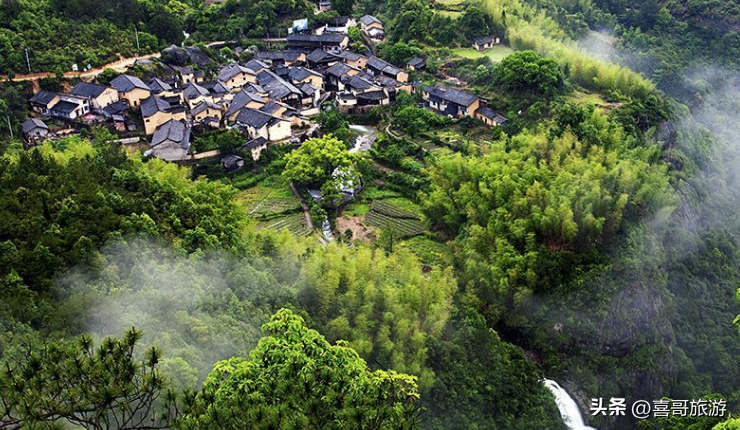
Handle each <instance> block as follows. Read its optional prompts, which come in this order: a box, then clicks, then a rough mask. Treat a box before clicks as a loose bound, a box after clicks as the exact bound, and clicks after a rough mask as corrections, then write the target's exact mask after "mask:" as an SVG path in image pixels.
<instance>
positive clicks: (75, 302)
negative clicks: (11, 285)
mask: <svg viewBox="0 0 740 430" xmlns="http://www.w3.org/2000/svg"><path fill="white" fill-rule="evenodd" d="M94 265H95V266H96V267H97V268H92V267H90V266H89V265H88V266H84V267H82V266H80V267H76V268H74V269H72V270H71V271H70V272H69V273H67V274H66V275H65V276H64V277H62V278H61V279H59V281H58V286H59V290H60V294H61V295H62V296H63V297H64V303H63V305H62V306H61V307H60V308H61V309H63V310H64V311H63V312H65V315H61V316H60V317H61V318H64V320H65V321H67V322H68V324H70V325H71V328H72V329H74V331H76V332H79V333H83V332H84V333H90V334H92V335H93V336H94V337H96V338H98V339H101V338H103V337H105V336H120V335H121V334H122V333H123V332H124V331H125V330H127V329H130V328H131V327H136V328H137V329H139V330H141V331H143V334H144V336H143V341H142V346H147V347H148V346H152V345H153V346H157V347H159V348H160V349H161V350H162V352H163V356H164V359H163V361H162V366H161V367H162V369H163V370H164V371H165V373H166V374H168V375H169V376H171V377H172V378H173V379H174V382H175V385H176V386H180V387H191V388H192V387H194V386H197V384H198V382H199V381H201V380H202V379H203V377H204V376H205V375H206V374H207V373H208V371H209V370H210V369H211V367H212V365H213V363H214V362H216V361H218V360H223V359H227V358H231V357H232V356H244V355H246V354H247V353H248V352H249V351H250V350H251V349H252V348H253V347H254V346H255V345H256V343H257V340H258V339H259V338H260V337H261V332H260V326H261V325H262V324H263V323H264V322H266V321H267V320H268V319H269V317H270V315H271V314H272V312H273V311H274V310H276V309H277V308H278V307H281V306H285V305H289V304H290V302H291V298H292V292H291V290H290V287H289V283H288V282H286V280H285V278H282V279H281V278H280V276H286V275H287V276H291V274H295V273H294V272H293V269H294V267H290V266H291V265H290V264H285V265H284V264H281V262H280V260H279V259H278V260H276V261H273V262H266V261H264V260H253V261H251V262H249V261H246V260H245V259H238V258H236V257H234V256H232V255H230V254H228V253H226V252H215V251H214V252H210V253H205V254H204V253H196V254H193V255H186V254H184V253H178V252H176V251H175V250H173V248H172V247H169V246H167V245H165V244H163V243H161V242H159V241H156V240H153V239H146V238H140V237H139V238H131V239H127V240H121V241H115V242H113V243H111V244H109V245H107V246H105V247H104V248H103V249H102V250H101V251H100V254H99V256H98V257H97V261H95V262H94ZM278 266H279V267H278ZM275 273H278V276H275ZM295 278H297V275H296V276H295V277H294V279H295ZM142 350H143V348H142Z"/></svg>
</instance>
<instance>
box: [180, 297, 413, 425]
mask: <svg viewBox="0 0 740 430" xmlns="http://www.w3.org/2000/svg"><path fill="white" fill-rule="evenodd" d="M262 329H263V331H264V332H265V333H266V335H265V337H263V338H262V339H261V340H260V341H259V344H258V345H257V347H256V348H255V349H254V350H252V352H251V353H250V354H249V357H248V358H232V359H230V360H226V361H221V362H218V363H216V364H215V365H214V367H213V371H212V372H211V373H210V374H209V375H208V378H207V379H206V381H205V382H204V384H203V388H202V390H201V391H200V392H199V393H197V394H194V395H192V396H189V399H188V400H187V403H186V408H185V414H184V415H183V416H182V417H180V418H178V419H177V420H176V421H175V428H178V429H206V430H207V429H219V430H228V429H235V430H236V429H239V430H241V429H247V428H249V429H308V428H310V429H318V428H323V429H329V430H331V429H358V430H359V429H377V430H386V429H387V430H397V429H413V428H416V427H417V424H418V420H417V414H418V401H419V393H418V391H417V388H416V378H415V377H413V376H408V375H404V374H400V373H396V372H394V371H384V370H377V371H375V372H371V371H370V370H369V369H368V367H367V364H366V363H365V361H364V360H363V359H362V358H360V357H359V356H358V355H357V353H356V352H355V351H354V350H352V349H351V348H349V347H348V346H347V344H346V343H345V342H341V341H340V342H337V343H336V344H335V345H332V344H330V343H329V342H327V341H326V339H324V337H323V336H321V335H320V334H319V333H318V332H317V331H315V330H311V329H309V328H308V327H306V325H305V323H304V320H303V318H301V317H299V316H297V315H295V314H294V313H293V312H291V311H289V310H287V309H282V310H280V311H278V312H277V313H276V314H275V315H274V316H273V317H272V319H271V320H270V322H268V323H266V324H265V325H263V326H262Z"/></svg>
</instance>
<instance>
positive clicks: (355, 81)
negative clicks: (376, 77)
mask: <svg viewBox="0 0 740 430" xmlns="http://www.w3.org/2000/svg"><path fill="white" fill-rule="evenodd" d="M347 85H349V86H350V87H352V88H354V89H356V90H366V89H368V88H372V87H373V84H372V83H371V82H370V81H368V80H367V79H365V78H363V77H361V76H352V79H350V80H349V82H348V84H347Z"/></svg>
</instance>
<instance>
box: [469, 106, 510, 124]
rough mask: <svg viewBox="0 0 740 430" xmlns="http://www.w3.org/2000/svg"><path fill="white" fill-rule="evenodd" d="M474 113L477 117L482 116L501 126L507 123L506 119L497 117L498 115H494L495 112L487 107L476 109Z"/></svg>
mask: <svg viewBox="0 0 740 430" xmlns="http://www.w3.org/2000/svg"><path fill="white" fill-rule="evenodd" d="M475 113H476V114H478V115H481V116H484V117H486V118H490V119H492V120H494V121H496V122H497V123H499V124H503V123H505V122H506V121H508V120H507V119H506V117H504V116H502V115H499V114H498V113H496V111H494V110H493V109H491V108H490V107H488V106H483V107H481V108H478V110H476V111H475Z"/></svg>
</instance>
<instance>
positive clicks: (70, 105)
mask: <svg viewBox="0 0 740 430" xmlns="http://www.w3.org/2000/svg"><path fill="white" fill-rule="evenodd" d="M89 112H90V102H89V101H88V100H87V99H86V98H82V97H77V96H71V95H68V94H59V101H58V102H56V104H54V106H52V107H51V109H49V116H51V117H52V118H60V119H65V120H68V121H72V120H75V119H77V118H80V117H82V116H84V115H86V114H88V113H89Z"/></svg>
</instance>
